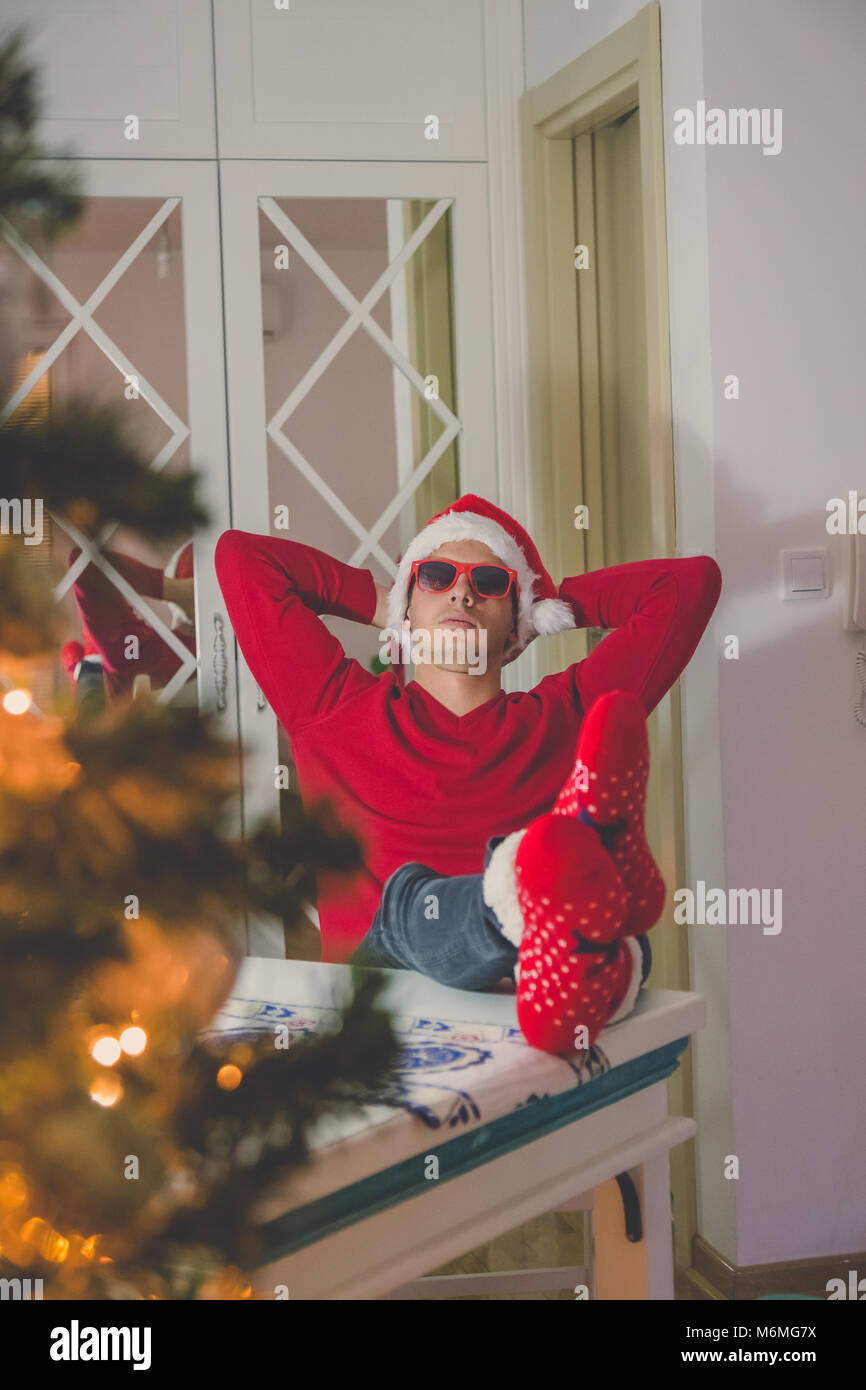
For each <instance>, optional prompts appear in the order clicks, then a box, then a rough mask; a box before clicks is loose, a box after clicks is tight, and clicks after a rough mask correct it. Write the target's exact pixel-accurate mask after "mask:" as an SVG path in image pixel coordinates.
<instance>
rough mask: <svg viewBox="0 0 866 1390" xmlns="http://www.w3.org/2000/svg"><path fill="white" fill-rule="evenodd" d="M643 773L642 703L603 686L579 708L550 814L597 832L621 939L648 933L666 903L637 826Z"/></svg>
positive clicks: (661, 883) (641, 828) (643, 802)
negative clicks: (570, 763)
mask: <svg viewBox="0 0 866 1390" xmlns="http://www.w3.org/2000/svg"><path fill="white" fill-rule="evenodd" d="M648 777H649V739H648V738H647V728H646V715H645V713H644V708H643V705H642V704H641V702H640V700H639V699H638V697H637V695H634V694H633V693H632V692H631V691H626V690H610V691H607V692H606V693H605V694H604V695H600V696H599V698H598V699H597V700H595V701H594V702H593V704H592V705H591V706H590V708H589V709H588V711H587V713H586V717H585V719H584V721H583V724H582V725H581V729H580V737H579V738H578V742H577V757H576V760H575V765H574V769H573V771H572V773H571V775H570V777H569V778H568V781H567V782H566V783H565V786H564V787H563V789H562V791H561V792H560V794H559V796H558V798H557V800H556V804H555V805H554V808H553V813H554V815H559V816H565V817H569V818H576V819H577V820H578V822H582V823H583V824H586V825H591V826H593V827H594V828H595V829H596V830H597V832H598V834H599V835H600V837H601V843H602V844H603V846H604V848H605V849H606V850H607V853H608V854H609V855H610V857H611V859H612V860H613V861H614V863H615V864H616V867H617V869H618V870H619V874H620V877H621V879H622V882H623V884H624V886H625V890H626V894H627V896H628V909H627V912H626V915H625V917H624V918H623V922H622V928H621V931H620V933H619V934H620V935H623V936H625V935H629V936H636V935H639V934H640V933H641V932H646V931H649V929H650V927H652V926H654V924H655V923H656V922H657V921H658V919H659V917H660V916H661V914H662V910H663V908H664V903H665V883H664V879H663V878H662V876H661V872H660V870H659V867H658V865H657V864H656V862H655V860H654V859H653V857H652V854H651V852H650V848H649V845H648V844H647V840H646V833H645V830H644V815H645V812H646V787H647V779H648Z"/></svg>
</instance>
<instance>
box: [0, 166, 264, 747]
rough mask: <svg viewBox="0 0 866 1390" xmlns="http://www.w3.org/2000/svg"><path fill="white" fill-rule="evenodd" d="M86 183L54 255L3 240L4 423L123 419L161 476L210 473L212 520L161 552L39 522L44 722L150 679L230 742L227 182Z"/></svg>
mask: <svg viewBox="0 0 866 1390" xmlns="http://www.w3.org/2000/svg"><path fill="white" fill-rule="evenodd" d="M77 170H78V172H79V174H80V180H81V182H80V186H81V190H82V193H83V194H84V211H83V214H82V216H81V217H80V219H79V220H78V222H77V223H76V224H75V225H74V226H73V227H72V228H70V229H68V230H67V232H66V233H65V234H64V235H63V236H62V237H60V238H59V239H58V240H56V241H54V242H51V243H45V244H39V243H36V242H35V240H34V242H33V243H31V242H28V241H26V240H24V239H23V237H22V236H21V235H20V234H19V233H18V232H17V231H16V230H15V229H14V228H13V227H11V226H10V225H9V224H8V223H3V225H2V226H0V258H2V265H3V272H4V279H5V281H6V283H7V285H8V286H9V287H10V290H11V299H12V304H13V312H14V317H15V322H16V325H17V334H16V337H17V341H16V363H15V370H14V375H13V380H12V389H11V393H10V394H9V395H8V397H7V399H6V400H5V401H4V402H3V403H2V405H0V419H2V420H3V421H6V420H14V421H16V422H20V423H22V424H27V423H31V422H33V423H35V422H37V421H39V420H45V419H49V418H50V417H51V416H52V414H53V413H54V412H56V411H58V410H59V409H61V408H62V407H63V406H64V405H65V404H66V403H67V402H70V401H72V400H73V399H74V398H78V397H86V398H87V400H88V402H89V403H91V404H92V405H94V406H97V407H98V406H100V405H106V406H108V405H116V406H117V407H118V408H119V412H120V420H121V425H122V429H123V434H124V438H126V439H128V441H129V443H130V444H131V445H133V446H134V448H135V450H136V452H137V453H138V454H139V456H140V457H141V458H143V459H144V461H145V462H146V463H147V465H148V466H149V467H150V468H152V469H153V470H156V471H160V472H167V473H177V474H183V473H187V472H188V471H189V470H190V468H194V469H195V471H196V472H197V473H198V474H199V475H200V497H201V501H202V503H203V504H204V506H205V507H206V508H207V510H208V511H209V512H210V517H211V520H210V524H209V526H208V527H207V528H202V529H201V530H199V531H198V532H197V533H196V535H195V536H192V535H185V536H184V535H181V536H175V537H173V538H171V539H170V540H167V541H166V542H165V543H163V544H159V543H155V542H153V541H148V540H145V539H143V538H142V537H141V536H139V535H137V534H136V533H134V532H133V531H132V530H129V529H126V528H124V527H123V526H119V525H115V524H112V525H109V526H106V527H105V528H104V529H103V531H102V532H101V533H100V534H99V535H98V536H91V537H89V536H88V532H87V527H86V526H85V528H84V530H82V529H79V527H78V526H77V525H76V524H75V517H74V515H71V514H70V513H69V511H67V512H66V513H63V514H61V513H57V514H53V513H47V512H46V513H45V514H44V519H43V527H42V530H43V535H42V537H41V541H40V543H39V544H35V545H33V546H32V547H23V548H22V549H23V550H24V554H25V557H26V560H27V563H28V564H31V565H33V566H34V567H38V568H40V569H41V570H43V571H47V572H48V574H49V575H50V578H51V581H52V585H53V593H54V597H55V600H56V602H57V604H58V605H59V607H60V609H61V612H62V618H61V626H62V651H61V653H60V655H59V658H58V660H57V661H56V662H55V663H54V665H53V667H51V668H50V669H49V668H46V669H44V670H43V671H41V672H40V674H39V676H38V678H37V685H38V687H39V688H38V689H36V690H34V692H33V693H34V699H35V702H36V706H37V709H39V708H41V707H42V706H44V707H45V708H46V709H48V708H50V707H51V704H52V700H53V698H54V697H55V696H56V695H57V694H58V693H59V692H60V691H61V690H62V689H63V688H65V687H68V686H69V685H71V686H72V687H73V689H74V691H75V693H76V696H77V698H78V699H79V701H81V702H83V701H84V700H85V699H86V700H87V701H88V702H89V708H94V707H95V706H98V705H99V704H100V703H101V704H102V705H104V706H107V705H111V704H114V703H116V702H118V701H122V700H126V699H130V698H132V695H133V692H134V690H136V689H140V688H141V683H142V681H144V683H145V685H146V687H147V688H149V689H150V690H151V691H152V692H153V694H154V696H155V697H156V698H157V699H158V700H160V701H163V702H172V703H175V704H199V705H200V706H201V707H202V708H207V709H212V710H217V711H219V712H220V714H222V715H225V716H226V718H227V728H229V729H231V730H232V731H233V735H234V736H235V737H236V734H237V730H236V702H235V698H234V681H233V679H232V678H231V675H232V673H231V672H230V670H229V664H228V659H227V657H226V634H225V624H224V621H223V620H222V611H221V601H220V596H219V590H218V588H217V586H216V582H215V576H214V573H213V561H212V552H213V544H214V541H215V538H216V536H218V535H219V533H220V531H222V530H223V529H225V527H226V526H227V525H228V524H229V513H228V486H227V458H226V440H225V409H224V359H223V352H222V323H221V296H220V289H221V287H220V279H219V228H218V222H217V219H216V212H217V185H216V179H217V175H216V166H215V165H214V164H197V163H181V162H178V163H176V164H169V165H165V164H161V163H157V162H151V161H148V162H144V161H142V162H139V163H137V164H135V165H133V164H123V165H114V164H112V163H111V162H99V163H92V162H90V161H81V162H79V163H78V164H77ZM0 681H4V683H5V677H4V675H3V673H2V672H0Z"/></svg>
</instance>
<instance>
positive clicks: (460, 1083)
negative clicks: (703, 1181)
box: [209, 957, 705, 1299]
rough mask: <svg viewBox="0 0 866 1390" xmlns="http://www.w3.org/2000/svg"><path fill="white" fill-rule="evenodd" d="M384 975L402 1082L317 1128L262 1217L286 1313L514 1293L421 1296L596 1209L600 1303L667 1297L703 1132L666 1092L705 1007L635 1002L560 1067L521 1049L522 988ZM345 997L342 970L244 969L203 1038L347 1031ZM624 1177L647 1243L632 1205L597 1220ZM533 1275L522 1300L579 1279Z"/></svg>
mask: <svg viewBox="0 0 866 1390" xmlns="http://www.w3.org/2000/svg"><path fill="white" fill-rule="evenodd" d="M377 973H379V974H381V975H382V976H383V977H384V981H385V988H384V990H383V993H382V996H381V1003H382V1005H383V1006H384V1007H387V1008H388V1009H389V1010H391V1011H392V1013H393V1015H394V1026H395V1028H396V1030H397V1031H398V1033H399V1034H400V1037H401V1043H402V1054H401V1061H400V1064H399V1066H397V1067H396V1068H395V1069H394V1071H393V1072H392V1074H391V1075H390V1076H389V1077H388V1078H387V1079H386V1081H385V1082H383V1084H382V1086H381V1087H380V1089H379V1091H378V1092H377V1094H376V1096H375V1097H371V1098H370V1103H369V1104H365V1105H364V1106H363V1107H361V1108H360V1109H358V1110H357V1111H355V1112H354V1113H351V1114H340V1115H328V1116H325V1117H324V1118H323V1119H322V1120H321V1121H320V1122H317V1124H316V1126H315V1127H314V1129H313V1131H312V1132H311V1134H310V1144H311V1148H312V1151H313V1155H314V1156H313V1159H312V1161H311V1163H310V1164H309V1165H308V1167H307V1168H305V1169H304V1170H302V1171H300V1172H299V1173H298V1174H296V1175H294V1176H293V1177H292V1178H291V1181H290V1182H289V1183H288V1184H287V1185H286V1187H285V1189H284V1190H281V1191H280V1192H278V1193H276V1194H275V1195H272V1196H271V1197H269V1198H268V1200H267V1201H265V1202H263V1203H262V1204H261V1206H260V1209H259V1211H258V1212H257V1214H256V1215H257V1220H258V1221H259V1223H260V1225H261V1229H262V1234H263V1237H264V1242H265V1257H264V1262H263V1264H262V1266H261V1267H260V1269H259V1270H258V1271H257V1280H256V1283H257V1286H259V1287H264V1288H270V1287H271V1286H273V1287H274V1289H275V1295H274V1296H275V1297H283V1298H285V1297H288V1298H290V1299H332V1298H333V1299H375V1298H382V1297H411V1296H421V1297H430V1296H443V1295H444V1296H454V1294H455V1293H459V1292H469V1291H474V1289H475V1286H476V1285H477V1283H478V1281H479V1280H480V1279H483V1278H487V1279H488V1280H496V1281H498V1282H497V1283H496V1285H495V1287H496V1288H497V1289H499V1288H502V1287H513V1286H515V1284H514V1276H507V1275H490V1276H479V1275H472V1276H462V1277H459V1276H458V1277H456V1278H452V1277H450V1276H448V1277H446V1278H443V1279H439V1280H432V1281H430V1282H427V1281H425V1282H424V1283H418V1280H419V1277H420V1276H423V1275H424V1274H425V1271H428V1270H430V1269H436V1268H438V1267H439V1266H440V1265H442V1264H445V1263H447V1262H448V1261H450V1260H453V1259H456V1258H457V1257H458V1256H459V1255H461V1254H463V1253H465V1252H466V1251H468V1250H471V1249H473V1248H474V1247H475V1246H477V1245H479V1244H482V1243H483V1242H484V1241H487V1240H491V1239H493V1237H494V1236H496V1235H499V1234H501V1233H503V1232H504V1231H508V1230H511V1229H513V1228H514V1227H516V1226H518V1225H520V1224H522V1223H523V1222H525V1221H528V1220H530V1219H531V1218H532V1217H534V1216H538V1215H541V1214H543V1213H544V1212H549V1211H553V1210H566V1209H568V1210H572V1209H576V1208H577V1209H582V1210H591V1211H593V1237H594V1247H595V1248H594V1259H593V1262H592V1270H591V1272H589V1273H588V1274H587V1277H586V1279H585V1281H583V1282H586V1283H587V1284H588V1286H589V1287H590V1289H591V1294H590V1296H591V1297H594V1298H620V1297H627V1298H652V1299H671V1298H673V1256H672V1245H671V1225H670V1222H671V1212H670V1190H669V1184H670V1176H669V1153H670V1150H671V1148H673V1147H674V1146H675V1145H676V1144H680V1143H682V1142H683V1141H684V1140H686V1139H689V1138H691V1137H692V1136H693V1135H694V1133H695V1128H696V1126H695V1123H694V1121H693V1120H692V1119H690V1118H687V1117H683V1116H674V1115H670V1114H669V1113H668V1097H667V1085H666V1080H667V1077H669V1076H670V1075H671V1073H672V1072H673V1071H674V1070H675V1069H676V1067H677V1066H678V1065H679V1061H678V1059H679V1056H680V1054H681V1053H682V1052H683V1050H684V1049H685V1047H686V1046H687V1045H688V1040H689V1037H690V1036H691V1034H692V1033H694V1032H696V1031H697V1030H698V1029H699V1028H702V1027H703V1026H704V1023H705V1003H704V1000H703V998H702V996H700V995H698V994H693V993H686V992H680V991H672V990H644V991H642V993H641V995H640V996H639V998H638V1003H637V1007H636V1009H635V1011H634V1013H633V1014H632V1015H630V1017H629V1018H627V1019H625V1020H624V1021H623V1022H621V1023H618V1024H615V1025H613V1026H611V1027H608V1028H606V1029H604V1030H603V1032H602V1033H601V1034H600V1036H599V1038H598V1040H597V1042H596V1044H595V1046H594V1047H593V1048H591V1049H590V1050H589V1052H588V1053H586V1052H583V1053H579V1054H575V1057H574V1058H571V1057H569V1058H560V1057H553V1056H551V1055H550V1054H548V1053H544V1052H540V1051H538V1050H537V1049H534V1048H531V1047H530V1046H529V1045H528V1044H527V1043H526V1041H525V1040H524V1038H523V1036H522V1034H521V1033H520V1030H519V1028H518V1027H517V1018H516V1009H515V1003H516V1001H515V996H514V993H513V986H510V987H507V986H506V985H505V983H504V982H503V985H502V986H500V987H499V989H498V990H496V991H485V992H475V991H467V990H458V989H451V988H448V987H446V986H443V985H439V984H436V983H435V982H434V981H432V980H429V979H427V978H426V977H425V976H422V975H419V974H417V973H416V972H414V971H404V970H393V971H392V970H386V971H381V972H377ZM350 988H351V974H350V970H349V967H347V966H341V965H328V964H320V963H316V962H309V961H287V960H274V959H258V958H254V957H250V958H247V959H246V960H245V961H244V962H243V963H242V966H241V970H240V972H239V976H238V979H237V981H236V983H235V986H234V988H233V991H232V997H231V998H230V999H229V1000H227V1001H226V1004H225V1006H224V1008H223V1009H222V1010H221V1012H220V1014H219V1015H218V1016H217V1018H216V1019H215V1020H214V1024H213V1027H212V1029H211V1030H209V1031H211V1032H212V1033H213V1034H219V1035H228V1036H235V1037H244V1036H251V1035H252V1034H254V1033H257V1032H261V1031H268V1032H273V1031H274V1027H275V1025H276V1024H285V1025H286V1026H287V1027H288V1028H289V1029H290V1031H297V1032H311V1031H319V1030H321V1029H327V1028H332V1027H336V1026H339V1018H340V1012H339V1011H340V1007H341V1005H343V1004H344V1003H345V1002H346V999H347V997H348V995H349V992H350ZM633 1170H636V1171H633ZM629 1172H631V1175H632V1177H633V1178H634V1179H635V1184H636V1187H637V1191H638V1194H639V1196H640V1199H641V1216H642V1222H643V1234H642V1239H641V1240H640V1241H639V1242H638V1244H636V1245H634V1244H632V1245H627V1244H626V1242H625V1238H624V1222H623V1215H622V1204H621V1203H620V1204H619V1207H618V1209H617V1207H616V1205H615V1204H614V1206H613V1207H612V1206H611V1204H610V1202H609V1201H608V1202H607V1204H606V1206H605V1208H604V1210H602V1209H601V1206H600V1204H599V1202H598V1194H599V1192H600V1191H604V1190H605V1188H604V1186H603V1185H604V1184H608V1189H609V1188H610V1187H611V1186H612V1185H611V1184H610V1181H609V1180H611V1179H613V1178H615V1177H616V1176H617V1175H618V1174H623V1173H629ZM615 1190H616V1189H615V1188H614V1191H615ZM617 1210H618V1215H617ZM523 1273H524V1275H525V1276H526V1278H525V1279H524V1282H523V1284H522V1285H521V1287H527V1286H532V1287H553V1286H554V1283H555V1278H556V1275H559V1274H565V1273H567V1274H568V1275H571V1274H578V1275H579V1274H582V1273H583V1271H582V1270H571V1271H567V1272H566V1271H555V1272H553V1274H552V1273H551V1272H549V1271H541V1272H540V1276H541V1277H540V1278H539V1279H538V1280H537V1281H536V1282H535V1283H533V1281H532V1274H531V1272H523ZM510 1277H511V1278H512V1284H511V1285H509V1284H508V1279H509V1278H510ZM526 1279H528V1281H529V1283H528V1284H527V1283H526ZM467 1281H468V1282H467ZM545 1281H546V1282H545ZM563 1282H567V1280H562V1281H561V1283H563ZM581 1282H582V1281H581V1280H580V1279H575V1283H576V1284H579V1283H581ZM488 1287H493V1286H492V1285H490V1284H488Z"/></svg>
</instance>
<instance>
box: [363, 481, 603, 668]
mask: <svg viewBox="0 0 866 1390" xmlns="http://www.w3.org/2000/svg"><path fill="white" fill-rule="evenodd" d="M448 541H481V542H482V543H483V544H484V545H486V546H487V547H488V548H489V549H490V550H492V551H493V553H494V554H495V555H498V556H499V558H500V560H502V562H503V564H506V565H507V566H508V568H509V569H513V570H515V571H516V573H517V640H518V643H519V647H520V650H521V651H522V650H523V648H524V647H525V646H527V644H528V643H529V642H530V641H531V640H532V638H533V637H535V636H536V634H541V635H543V636H547V637H549V636H552V635H553V634H554V633H556V632H565V631H567V630H568V629H569V628H573V627H575V626H576V623H575V618H574V613H573V611H572V608H571V605H570V604H568V603H566V602H565V600H564V599H561V598H559V597H558V595H557V590H556V585H555V584H554V582H553V580H552V579H551V577H550V575H549V574H548V572H547V570H546V569H545V568H544V565H543V564H542V563H541V556H540V555H539V553H538V551H537V550H536V548H535V545H534V543H533V541H532V538H531V536H530V535H529V532H528V531H526V530H525V529H524V528H523V527H522V526H521V525H520V523H519V522H518V521H515V520H514V517H513V516H509V515H508V513H507V512H504V511H502V509H501V508H500V507H495V506H494V505H493V503H492V502H487V501H486V500H485V499H484V498H483V497H477V496H476V495H475V494H474V493H471V492H468V493H466V494H465V495H464V496H463V497H460V498H458V500H457V501H456V502H452V504H451V506H450V507H446V508H445V510H444V511H442V512H438V513H437V515H436V516H433V517H431V518H430V520H429V521H428V523H427V525H426V526H425V527H424V529H423V531H419V532H418V535H417V536H416V537H415V539H414V540H413V541H411V542H410V544H409V545H408V546H407V547H406V551H405V554H404V555H403V556H402V557H401V559H400V564H399V567H398V570H397V577H396V579H395V580H394V583H393V585H392V586H391V590H390V593H389V595H388V626H389V627H390V628H392V629H393V630H394V631H395V632H397V633H399V632H400V630H401V628H402V624H403V619H404V618H405V616H406V608H407V604H408V590H409V579H410V576H411V573H412V565H413V564H414V562H415V561H416V560H426V559H427V557H428V556H429V555H430V554H431V553H432V552H433V551H434V550H438V549H439V547H440V545H445V544H446V543H447V542H448Z"/></svg>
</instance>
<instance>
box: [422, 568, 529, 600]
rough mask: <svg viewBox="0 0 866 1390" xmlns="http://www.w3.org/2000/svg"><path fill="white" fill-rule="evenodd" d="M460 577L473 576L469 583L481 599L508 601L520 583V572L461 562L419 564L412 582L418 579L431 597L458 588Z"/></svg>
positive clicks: (470, 577)
mask: <svg viewBox="0 0 866 1390" xmlns="http://www.w3.org/2000/svg"><path fill="white" fill-rule="evenodd" d="M458 574H468V575H469V582H470V583H471V585H472V587H473V589H474V590H475V592H476V594H478V595H479V597H480V598H505V596H506V594H508V593H510V591H511V586H512V584H516V583H517V570H510V569H508V567H507V566H506V565H483V564H482V565H479V564H474V565H469V564H461V563H460V562H459V561H458V560H416V561H415V562H414V564H413V565H412V571H411V574H410V579H415V580H416V581H417V584H418V587H419V589H424V590H425V591H426V592H427V593H430V594H445V593H447V592H448V590H449V589H453V588H454V585H455V584H456V583H457V576H458Z"/></svg>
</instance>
